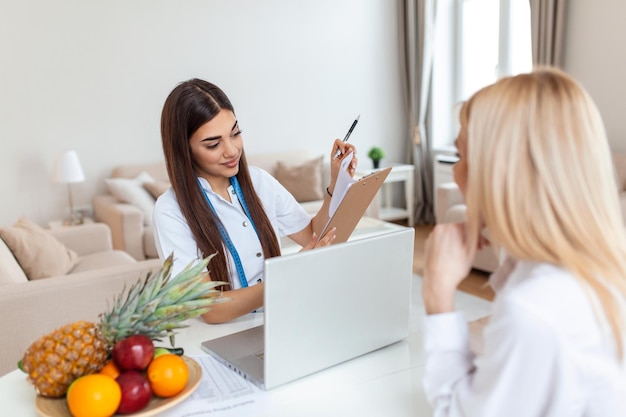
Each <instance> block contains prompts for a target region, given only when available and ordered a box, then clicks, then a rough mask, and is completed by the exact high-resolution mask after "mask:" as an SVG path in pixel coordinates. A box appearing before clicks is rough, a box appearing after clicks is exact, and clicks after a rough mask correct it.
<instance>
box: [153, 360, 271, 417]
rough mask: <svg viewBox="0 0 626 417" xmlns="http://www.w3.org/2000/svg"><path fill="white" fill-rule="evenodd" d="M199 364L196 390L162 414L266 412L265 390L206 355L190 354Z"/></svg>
mask: <svg viewBox="0 0 626 417" xmlns="http://www.w3.org/2000/svg"><path fill="white" fill-rule="evenodd" d="M191 358H192V359H193V360H195V361H196V362H198V364H199V365H200V367H201V368H202V380H201V381H200V385H199V386H198V388H196V390H195V391H194V392H193V393H192V394H191V395H190V396H189V397H187V398H186V399H185V400H184V401H183V402H181V403H180V404H178V405H176V406H174V407H172V408H171V409H169V410H166V411H164V412H163V413H160V414H159V416H162V417H191V416H194V417H195V416H216V417H243V416H257V415H259V416H260V415H264V414H266V412H267V399H266V394H265V392H264V391H262V390H261V389H259V388H257V387H256V386H255V385H253V384H252V383H250V382H248V381H247V380H245V379H244V378H243V377H241V376H239V375H238V374H236V373H235V372H233V371H232V370H230V369H228V368H227V367H226V366H225V365H224V364H222V363H220V362H218V361H217V360H216V359H214V358H212V357H211V356H209V355H201V356H191Z"/></svg>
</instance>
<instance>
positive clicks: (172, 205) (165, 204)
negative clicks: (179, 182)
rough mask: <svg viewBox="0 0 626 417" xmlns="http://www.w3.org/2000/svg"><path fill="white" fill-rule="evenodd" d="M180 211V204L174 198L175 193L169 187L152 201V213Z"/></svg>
mask: <svg viewBox="0 0 626 417" xmlns="http://www.w3.org/2000/svg"><path fill="white" fill-rule="evenodd" d="M172 211H176V212H179V211H180V206H179V205H178V200H177V199H176V194H175V193H174V189H173V188H169V189H168V190H167V191H165V192H164V193H163V194H161V195H160V196H159V198H157V199H156V201H155V203H154V213H155V214H159V213H167V212H172Z"/></svg>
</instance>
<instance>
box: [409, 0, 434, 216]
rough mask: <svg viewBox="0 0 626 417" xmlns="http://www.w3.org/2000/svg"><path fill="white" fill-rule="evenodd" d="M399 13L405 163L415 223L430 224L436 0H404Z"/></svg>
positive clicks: (431, 207)
mask: <svg viewBox="0 0 626 417" xmlns="http://www.w3.org/2000/svg"><path fill="white" fill-rule="evenodd" d="M401 13H402V16H401V17H402V29H403V35H404V43H403V51H402V52H403V56H404V61H405V62H404V79H405V90H406V92H407V93H406V107H407V114H408V120H407V122H408V132H409V134H408V137H407V138H406V147H407V159H408V160H407V162H408V163H409V164H413V165H415V199H416V201H415V223H416V224H431V223H434V222H435V216H434V213H433V202H434V201H433V163H432V153H431V143H430V140H429V139H428V136H427V131H426V114H427V111H428V101H429V100H428V97H429V94H430V84H431V73H432V54H433V50H432V45H433V42H432V40H433V39H432V38H433V32H434V25H435V0H404V2H403V3H402V8H401Z"/></svg>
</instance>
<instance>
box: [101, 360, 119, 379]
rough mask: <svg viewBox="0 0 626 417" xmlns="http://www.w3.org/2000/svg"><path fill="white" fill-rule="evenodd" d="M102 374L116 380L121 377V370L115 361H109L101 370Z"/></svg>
mask: <svg viewBox="0 0 626 417" xmlns="http://www.w3.org/2000/svg"><path fill="white" fill-rule="evenodd" d="M100 373H101V374H102V375H108V376H110V377H111V378H113V379H116V378H117V377H118V376H120V370H119V368H118V367H117V365H115V362H113V360H112V359H111V360H109V361H108V362H107V363H106V364H105V365H104V367H103V368H102V369H100Z"/></svg>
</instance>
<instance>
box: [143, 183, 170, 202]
mask: <svg viewBox="0 0 626 417" xmlns="http://www.w3.org/2000/svg"><path fill="white" fill-rule="evenodd" d="M171 186H172V184H170V183H169V182H167V181H152V182H144V183H143V188H145V189H146V191H148V192H149V193H150V195H151V196H152V197H154V198H159V196H160V195H161V194H163V193H164V192H166V191H167V190H168V189H169V188H170V187H171Z"/></svg>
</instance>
